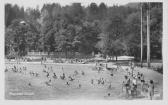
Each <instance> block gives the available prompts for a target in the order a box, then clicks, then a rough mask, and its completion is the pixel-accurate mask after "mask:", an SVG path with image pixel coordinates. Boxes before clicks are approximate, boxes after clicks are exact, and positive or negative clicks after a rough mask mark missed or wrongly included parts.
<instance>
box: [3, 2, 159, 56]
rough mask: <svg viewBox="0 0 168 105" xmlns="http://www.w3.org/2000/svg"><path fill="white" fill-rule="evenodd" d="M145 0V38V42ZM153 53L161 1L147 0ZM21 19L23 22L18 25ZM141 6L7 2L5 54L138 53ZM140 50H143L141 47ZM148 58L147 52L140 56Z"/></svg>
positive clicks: (154, 52)
mask: <svg viewBox="0 0 168 105" xmlns="http://www.w3.org/2000/svg"><path fill="white" fill-rule="evenodd" d="M146 8H147V6H146V3H143V37H144V46H146V19H145V18H146V10H145V9H146ZM150 12H151V24H150V26H151V27H150V30H151V55H152V56H156V55H157V56H156V58H161V43H162V3H151V6H150ZM21 22H25V23H24V24H22V23H21ZM140 25H141V24H140V5H139V3H136V6H135V5H134V6H132V4H128V5H123V6H116V5H114V6H111V7H108V6H107V5H106V4H104V3H101V4H100V5H97V4H96V3H91V4H90V5H89V6H88V7H83V6H81V4H80V3H73V4H72V5H68V6H61V5H60V4H57V3H53V4H44V5H43V7H42V9H41V10H40V9H39V8H36V9H33V8H28V9H24V8H23V7H19V6H17V5H14V6H13V5H11V4H6V5H5V54H6V55H9V54H10V52H11V49H12V51H13V52H16V53H18V54H19V55H22V56H23V55H26V53H27V52H28V51H44V52H48V53H50V52H64V53H68V52H79V53H82V54H85V55H89V54H91V53H92V52H94V53H98V52H101V53H102V54H104V56H107V55H108V56H119V55H131V56H135V57H136V58H139V57H140ZM144 53H146V50H145V47H144ZM144 57H146V56H144Z"/></svg>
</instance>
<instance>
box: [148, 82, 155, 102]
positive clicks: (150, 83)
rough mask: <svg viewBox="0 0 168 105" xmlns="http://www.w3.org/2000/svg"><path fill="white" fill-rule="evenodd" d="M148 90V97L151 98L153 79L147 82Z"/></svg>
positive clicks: (152, 94)
mask: <svg viewBox="0 0 168 105" xmlns="http://www.w3.org/2000/svg"><path fill="white" fill-rule="evenodd" d="M148 92H149V97H150V99H151V100H152V98H153V96H154V83H153V80H150V82H149V86H148Z"/></svg>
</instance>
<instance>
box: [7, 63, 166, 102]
mask: <svg viewBox="0 0 168 105" xmlns="http://www.w3.org/2000/svg"><path fill="white" fill-rule="evenodd" d="M14 65H17V64H6V67H7V68H11V67H13V66H14ZM23 65H24V66H26V67H27V71H23V72H22V73H18V72H17V73H14V72H13V71H11V70H9V71H8V72H5V99H9V100H46V99H61V100H65V99H66V100H67V99H91V100H92V99H108V100H115V99H125V96H124V95H123V93H122V91H121V90H122V87H121V84H122V81H123V79H124V75H125V74H126V72H125V71H123V70H118V71H113V74H114V76H110V71H107V70H105V71H101V72H100V73H98V72H97V71H95V70H93V69H92V68H93V67H94V66H95V64H47V69H48V68H49V69H48V71H51V70H50V68H51V67H52V70H53V71H51V72H55V73H56V75H57V76H58V77H59V76H60V75H62V73H63V72H64V73H65V75H66V77H67V76H70V75H71V76H72V75H73V74H74V71H75V70H76V71H78V73H79V74H78V75H77V76H74V78H75V80H74V81H70V82H69V84H70V85H69V86H68V85H66V83H67V81H68V78H66V79H65V80H61V79H60V78H58V79H54V78H52V75H53V73H50V76H49V78H50V79H51V82H50V85H49V86H48V85H46V83H45V82H47V81H48V80H49V78H47V77H46V74H45V73H44V72H43V69H44V66H43V65H41V64H38V63H35V64H34V63H22V64H19V65H17V66H18V67H23ZM108 65H109V66H113V65H112V64H111V65H110V64H108ZM123 68H125V66H124V67H123ZM32 71H33V72H36V73H39V76H38V77H35V76H32V75H30V72H32ZM82 71H84V73H85V74H84V75H82V74H81V72H82ZM137 71H140V72H143V73H144V74H145V77H146V79H154V80H155V81H157V82H158V84H157V85H156V94H160V93H161V92H162V81H163V80H162V78H163V76H162V75H161V74H159V73H157V72H155V71H152V70H146V69H144V68H143V69H141V68H136V72H137ZM99 78H104V79H105V80H106V82H105V84H104V85H102V84H97V80H98V79H99ZM92 79H93V80H94V84H91V80H92ZM29 84H31V85H29ZM79 84H81V88H79ZM110 84H112V87H111V89H108V87H109V85H110ZM108 93H110V96H109V97H108V96H107V94H108ZM156 96H157V95H156ZM143 99H146V98H145V97H143ZM155 99H160V98H158V97H155Z"/></svg>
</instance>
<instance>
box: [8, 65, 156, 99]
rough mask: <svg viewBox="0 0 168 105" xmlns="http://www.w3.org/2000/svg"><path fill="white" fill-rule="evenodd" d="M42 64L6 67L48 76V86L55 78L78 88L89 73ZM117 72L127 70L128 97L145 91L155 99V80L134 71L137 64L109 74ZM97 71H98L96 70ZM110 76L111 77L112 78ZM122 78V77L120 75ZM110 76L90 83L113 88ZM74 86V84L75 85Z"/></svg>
mask: <svg viewBox="0 0 168 105" xmlns="http://www.w3.org/2000/svg"><path fill="white" fill-rule="evenodd" d="M96 65H98V64H96ZM41 66H42V70H41V71H42V72H41V73H39V72H36V71H31V70H28V69H27V67H26V66H19V67H18V66H16V65H14V66H13V67H11V68H6V69H5V72H8V71H12V72H14V73H22V74H28V75H30V76H32V77H36V78H38V77H43V76H44V78H46V80H45V81H44V84H46V86H53V82H55V80H61V81H62V82H63V83H64V85H65V86H68V87H71V85H72V84H77V85H76V87H77V88H79V89H80V88H82V86H83V85H84V84H82V82H81V81H80V79H81V78H82V77H85V76H86V75H87V73H86V72H85V71H83V70H81V71H80V70H74V72H73V73H66V71H64V67H63V66H62V73H56V72H55V70H53V67H52V66H49V65H47V64H45V63H44V62H42V63H41ZM101 66H102V67H104V68H106V69H105V70H108V69H107V64H106V65H100V64H99V67H98V68H96V69H97V71H98V72H97V75H100V74H101V73H100V67H101ZM114 70H115V72H117V71H118V70H119V71H122V70H123V71H125V72H126V73H125V75H124V80H123V83H122V85H121V86H122V92H125V94H126V98H128V97H130V96H133V97H134V96H135V97H137V96H138V95H139V94H141V95H142V94H143V93H144V92H146V93H148V95H149V97H150V99H153V97H154V89H155V88H154V81H153V80H150V81H147V80H145V77H144V74H143V73H140V72H137V73H136V72H134V71H135V66H134V65H130V67H129V68H126V69H123V68H122V66H121V65H117V67H116V68H115V67H114V68H112V69H111V70H110V72H109V76H110V77H111V78H112V77H113V76H114V74H113V72H114ZM95 73H96V72H95ZM111 78H110V79H111ZM119 78H120V77H119ZM108 79H109V77H108V78H107V77H103V76H99V77H98V78H91V79H90V83H89V84H91V85H92V86H95V85H96V87H98V86H104V87H105V89H109V90H110V89H111V88H112V83H111V82H109V80H108ZM28 85H29V86H32V84H31V82H29V83H28ZM73 86H74V85H73ZM108 96H110V92H109V93H108Z"/></svg>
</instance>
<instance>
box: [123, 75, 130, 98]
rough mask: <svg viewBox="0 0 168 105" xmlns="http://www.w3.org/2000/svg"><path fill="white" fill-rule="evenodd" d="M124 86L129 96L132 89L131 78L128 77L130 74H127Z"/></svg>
mask: <svg viewBox="0 0 168 105" xmlns="http://www.w3.org/2000/svg"><path fill="white" fill-rule="evenodd" d="M123 87H125V89H126V97H128V95H129V90H130V79H129V78H128V76H125V80H124V81H123Z"/></svg>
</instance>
